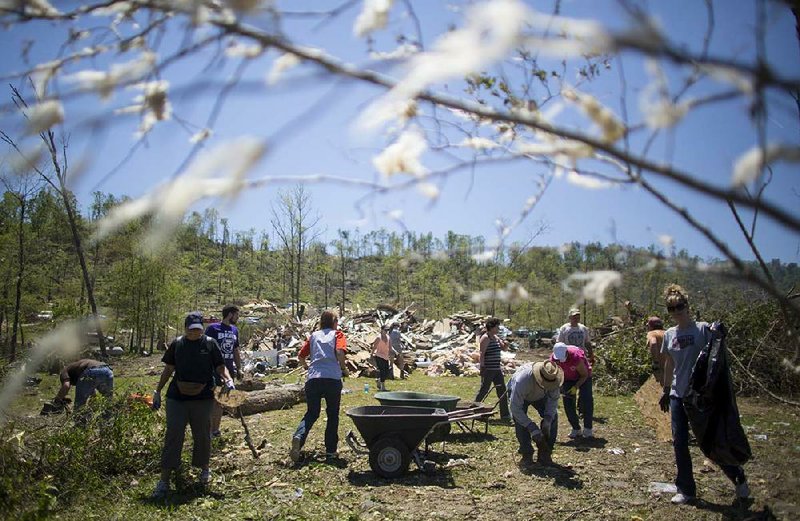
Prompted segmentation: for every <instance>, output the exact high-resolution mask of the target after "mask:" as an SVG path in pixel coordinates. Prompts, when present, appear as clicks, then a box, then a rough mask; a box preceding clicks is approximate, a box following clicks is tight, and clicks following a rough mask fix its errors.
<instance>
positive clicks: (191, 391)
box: [175, 380, 206, 396]
mask: <svg viewBox="0 0 800 521" xmlns="http://www.w3.org/2000/svg"><path fill="white" fill-rule="evenodd" d="M175 384H176V385H177V386H178V391H180V393H181V394H182V395H184V396H197V395H198V394H200V393H201V392H203V389H205V388H206V384H204V383H197V382H182V381H180V380H176V381H175Z"/></svg>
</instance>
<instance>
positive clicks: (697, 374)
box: [683, 321, 752, 465]
mask: <svg viewBox="0 0 800 521" xmlns="http://www.w3.org/2000/svg"><path fill="white" fill-rule="evenodd" d="M726 333H727V332H726V330H725V326H724V325H723V324H722V323H721V322H719V321H717V322H714V324H712V325H711V340H709V342H708V344H707V345H706V346H705V347H704V348H703V349H702V350H701V351H700V356H698V357H697V361H696V362H695V364H694V369H692V376H691V377H690V379H689V391H688V393H687V394H686V396H684V397H683V406H684V409H685V410H686V414H687V416H688V417H689V425H690V426H691V428H692V432H693V433H694V436H695V438H696V439H697V442H698V445H699V446H700V450H702V451H703V454H705V456H706V457H707V458H708V459H710V460H711V461H713V462H714V463H716V464H717V465H742V464H744V463H745V462H746V461H747V460H749V459H750V458H751V457H752V452H751V450H750V443H749V442H748V441H747V436H745V433H744V429H742V424H741V421H740V419H739V408H738V407H737V406H736V395H735V394H734V392H733V382H732V380H731V373H730V367H729V365H728V354H727V348H726V346H725V336H726Z"/></svg>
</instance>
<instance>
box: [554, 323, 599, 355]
mask: <svg viewBox="0 0 800 521" xmlns="http://www.w3.org/2000/svg"><path fill="white" fill-rule="evenodd" d="M590 340H591V339H590V338H589V328H588V327H586V326H584V325H583V324H581V323H580V322H579V323H578V325H577V326H575V327H572V326H571V325H570V324H569V322H567V323H566V324H564V325H563V326H561V327H560V328H558V335H557V338H556V342H564V343H565V344H567V345H568V346H577V347H580V348H581V349H585V348H586V344H587V343H588V342H589V341H590Z"/></svg>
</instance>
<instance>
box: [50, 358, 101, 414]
mask: <svg viewBox="0 0 800 521" xmlns="http://www.w3.org/2000/svg"><path fill="white" fill-rule="evenodd" d="M59 379H60V380H61V387H60V388H59V389H58V393H57V394H56V397H55V398H54V399H53V404H54V405H55V406H57V407H64V404H65V403H66V398H67V394H68V393H69V390H70V388H71V387H75V410H76V411H77V410H78V409H80V408H81V407H83V405H84V404H85V403H86V402H87V401H88V400H89V398H90V397H91V396H93V395H94V394H95V391H100V394H102V395H103V396H105V397H106V398H111V397H112V395H113V393H114V373H113V372H112V371H111V368H110V367H108V364H106V363H105V362H98V361H97V360H92V359H90V358H82V359H81V360H77V361H75V362H72V363H71V364H68V365H67V366H66V367H64V369H63V370H62V371H61V374H60V375H59Z"/></svg>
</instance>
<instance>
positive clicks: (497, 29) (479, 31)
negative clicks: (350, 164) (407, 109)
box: [359, 0, 529, 129]
mask: <svg viewBox="0 0 800 521" xmlns="http://www.w3.org/2000/svg"><path fill="white" fill-rule="evenodd" d="M528 15H529V10H528V8H527V7H526V6H525V5H524V4H523V3H522V2H520V1H518V0H495V1H493V2H486V3H481V4H478V5H476V6H474V7H473V8H471V9H470V11H469V12H468V14H467V23H466V26H465V27H464V28H463V29H459V30H455V31H451V32H449V33H447V34H445V35H444V36H442V37H440V38H439V40H438V41H437V42H436V43H435V44H434V45H433V47H432V48H431V50H430V51H428V52H424V53H420V54H417V55H416V56H414V57H413V58H411V60H409V69H408V73H407V74H406V76H405V77H404V78H402V79H401V80H400V81H399V82H398V83H397V84H396V85H395V87H394V88H392V89H391V90H390V91H389V92H388V93H387V94H385V95H384V96H382V97H381V98H380V99H378V101H376V102H375V103H373V104H372V105H370V106H369V107H367V109H366V110H365V111H364V113H363V114H362V115H361V118H360V119H359V125H360V126H361V127H363V128H364V129H371V128H374V127H376V126H378V125H381V124H383V123H384V122H385V121H387V120H388V119H389V117H391V112H390V111H387V110H386V109H385V105H386V104H393V103H396V102H397V100H406V99H410V98H413V97H415V96H416V95H417V94H419V92H421V91H422V90H424V89H426V88H427V87H428V86H430V85H431V84H434V83H437V82H440V81H444V80H447V79H449V78H453V77H457V78H461V77H463V76H466V75H467V74H470V73H473V72H475V71H480V70H481V69H482V68H484V67H486V66H487V65H489V64H491V63H493V62H495V61H497V60H499V59H502V58H503V57H504V56H505V55H506V54H507V53H508V51H510V50H511V49H513V48H514V46H515V45H517V44H518V43H519V42H520V41H521V40H520V38H521V36H520V35H521V32H522V30H523V29H524V27H525V21H526V19H527V18H528Z"/></svg>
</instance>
